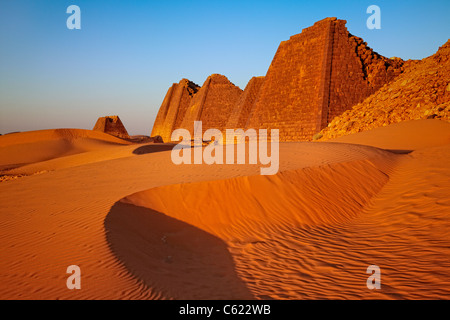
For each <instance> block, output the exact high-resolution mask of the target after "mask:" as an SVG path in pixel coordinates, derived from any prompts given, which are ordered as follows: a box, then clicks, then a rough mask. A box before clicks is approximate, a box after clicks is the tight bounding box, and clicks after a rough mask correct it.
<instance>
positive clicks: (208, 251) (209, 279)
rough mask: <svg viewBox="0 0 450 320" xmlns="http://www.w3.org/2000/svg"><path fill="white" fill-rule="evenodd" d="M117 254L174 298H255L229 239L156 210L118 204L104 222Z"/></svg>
mask: <svg viewBox="0 0 450 320" xmlns="http://www.w3.org/2000/svg"><path fill="white" fill-rule="evenodd" d="M104 227H105V232H106V239H107V241H108V245H109V247H110V249H111V251H112V252H113V253H114V255H115V256H116V257H117V258H118V259H119V260H120V261H121V262H122V263H123V264H124V265H125V267H126V268H127V269H128V271H129V272H130V273H131V274H132V275H133V276H134V277H136V278H137V279H138V280H140V281H141V282H142V283H143V284H145V286H146V287H147V288H149V289H150V290H152V291H153V292H155V293H158V294H160V295H161V296H162V297H165V298H174V299H253V298H254V297H253V295H252V294H251V293H250V291H249V290H248V288H247V287H246V285H245V283H244V282H243V281H242V280H241V279H240V278H239V277H238V276H237V274H236V271H235V265H234V262H233V259H232V257H231V255H230V253H229V251H228V249H227V245H226V244H225V242H224V241H223V240H221V239H219V238H217V237H216V236H213V235H211V234H209V233H207V232H205V231H203V230H201V229H198V228H196V227H194V226H192V225H190V224H187V223H185V222H182V221H180V220H177V219H174V218H171V217H169V216H167V215H165V214H162V213H159V212H157V211H154V210H151V209H148V208H144V207H138V206H135V205H132V204H128V203H123V202H120V201H119V202H117V203H115V204H114V206H113V207H112V208H111V210H110V212H109V213H108V215H107V217H106V219H105V222H104Z"/></svg>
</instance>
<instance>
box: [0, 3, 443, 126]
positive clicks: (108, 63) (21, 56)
mask: <svg viewBox="0 0 450 320" xmlns="http://www.w3.org/2000/svg"><path fill="white" fill-rule="evenodd" d="M72 4H75V5H78V6H79V7H80V9H81V30H69V29H67V27H66V20H67V18H68V17H69V14H67V13H66V9H67V7H68V6H69V5H72ZM372 4H375V5H378V6H379V7H380V9H381V29H380V30H369V29H368V28H367V27H366V20H367V18H368V17H369V14H367V13H366V9H367V7H368V6H369V5H372ZM449 15H450V1H449V0H442V1H438V0H428V1H414V0H409V1H401V0H395V1H394V0H392V1H380V0H373V1H364V0H363V1H361V0H360V1H342V0H331V1H314V0H310V1H299V0H297V1H282V0H279V1H264V0H259V1H245V0H240V1H230V0H226V1H225V0H223V1H214V0H208V1H188V0H184V1H145V0H135V1H132V0H128V1H125V0H123V1H114V0H89V1H87V0H71V1H66V0H0V133H7V132H11V131H26V130H37V129H47V128H84V129H92V127H93V126H94V124H95V121H96V120H97V118H98V117H100V116H105V115H115V114H117V115H119V116H120V118H121V119H122V122H123V123H124V124H125V126H126V128H127V130H128V131H129V133H130V134H146V135H149V134H150V131H151V128H152V126H153V121H154V119H155V116H156V113H157V112H158V109H159V106H160V105H161V102H162V100H163V98H164V95H165V94H166V92H167V89H168V88H169V86H170V85H171V84H172V83H174V82H178V81H179V80H180V79H182V78H188V79H190V80H192V81H194V82H195V83H197V84H199V85H201V84H203V82H204V81H205V80H206V78H207V76H208V75H210V74H212V73H220V74H224V75H226V76H227V77H228V79H230V81H231V82H233V83H234V84H236V85H238V86H239V87H240V88H242V89H244V88H245V85H246V84H247V82H248V80H249V79H250V78H251V77H252V76H260V75H265V74H266V72H267V69H268V67H269V65H270V62H271V61H272V58H273V56H274V54H275V52H276V50H277V47H278V45H279V43H280V42H281V41H283V40H287V39H289V37H290V36H291V35H294V34H297V33H300V32H301V30H302V29H303V28H305V27H308V26H310V25H312V24H313V23H314V22H315V21H318V20H321V19H323V18H325V17H337V18H339V19H345V20H347V28H348V30H349V31H350V32H351V33H352V34H354V35H356V36H359V37H362V38H363V39H364V40H365V41H366V42H367V43H368V45H369V46H370V47H371V48H373V49H374V50H375V51H377V52H378V53H380V54H382V55H384V56H387V57H392V56H397V57H401V58H403V59H422V58H424V57H427V56H429V55H432V54H433V53H434V52H436V50H437V49H438V48H439V46H441V45H442V44H444V43H445V42H446V41H447V39H448V38H449V36H450V22H449V21H450V16H449Z"/></svg>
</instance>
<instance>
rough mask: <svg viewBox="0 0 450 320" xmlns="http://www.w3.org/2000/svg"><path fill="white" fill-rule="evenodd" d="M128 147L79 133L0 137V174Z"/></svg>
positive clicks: (41, 132)
mask: <svg viewBox="0 0 450 320" xmlns="http://www.w3.org/2000/svg"><path fill="white" fill-rule="evenodd" d="M126 144H130V143H129V142H127V141H125V140H121V139H118V138H116V137H113V136H111V135H108V134H105V133H102V132H98V131H92V130H83V129H51V130H39V131H30V132H19V133H13V134H7V135H4V136H1V137H0V164H1V165H0V170H1V169H10V168H17V167H21V166H23V165H26V164H29V163H36V162H40V161H46V160H50V159H54V158H58V157H63V156H68V155H73V154H78V153H83V152H87V151H93V150H98V149H102V148H106V147H110V146H113V145H126Z"/></svg>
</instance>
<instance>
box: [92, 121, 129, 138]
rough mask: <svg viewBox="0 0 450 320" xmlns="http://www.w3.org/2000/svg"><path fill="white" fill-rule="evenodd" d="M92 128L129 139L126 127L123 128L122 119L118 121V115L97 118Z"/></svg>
mask: <svg viewBox="0 0 450 320" xmlns="http://www.w3.org/2000/svg"><path fill="white" fill-rule="evenodd" d="M93 130H96V131H101V132H104V133H108V134H110V135H112V136H115V137H118V138H122V139H130V136H129V135H128V132H127V129H125V126H124V125H123V123H122V121H120V118H119V116H107V117H100V118H98V120H97V122H96V123H95V126H94V129H93Z"/></svg>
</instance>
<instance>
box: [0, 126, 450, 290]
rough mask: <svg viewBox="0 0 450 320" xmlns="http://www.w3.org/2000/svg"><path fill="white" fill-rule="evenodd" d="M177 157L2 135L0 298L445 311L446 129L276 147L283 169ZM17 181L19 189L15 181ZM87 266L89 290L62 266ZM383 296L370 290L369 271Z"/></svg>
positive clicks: (449, 136)
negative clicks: (378, 303) (409, 303)
mask: <svg viewBox="0 0 450 320" xmlns="http://www.w3.org/2000/svg"><path fill="white" fill-rule="evenodd" d="M171 148H172V145H170V144H153V143H151V144H133V143H130V142H126V141H124V140H121V139H118V138H115V137H112V136H109V135H107V134H104V133H101V132H95V131H90V130H76V129H58V130H45V131H37V132H28V133H15V134H10V135H5V136H1V137H0V166H1V167H0V168H1V170H2V175H3V177H4V179H2V180H3V182H1V183H0V217H1V220H0V252H1V255H2V258H1V259H0V298H2V299H215V298H216V299H329V298H337V299H442V298H444V299H446V298H447V299H448V298H449V297H450V273H449V272H448V270H449V268H450V200H449V199H450V162H449V159H450V124H449V123H447V122H444V121H440V120H436V119H434V120H420V121H409V122H404V123H400V124H396V125H391V126H387V127H382V128H377V129H374V130H371V131H366V132H363V133H358V134H353V135H348V136H345V137H341V138H338V139H336V140H331V141H326V142H284V143H280V171H279V173H278V174H277V175H274V176H261V175H259V168H260V167H259V165H239V164H234V165H230V164H227V165H206V164H202V165H178V166H177V165H174V164H172V162H171V159H170V149H171ZM12 177H15V179H12ZM74 264H75V265H78V266H79V267H80V268H81V290H69V289H67V287H66V279H67V277H68V276H69V274H66V268H67V267H68V266H69V265H74ZM372 264H375V265H378V266H379V267H380V268H381V285H382V287H381V289H380V290H369V289H367V287H366V279H367V277H368V276H369V275H368V274H366V269H367V267H368V266H369V265H372Z"/></svg>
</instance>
